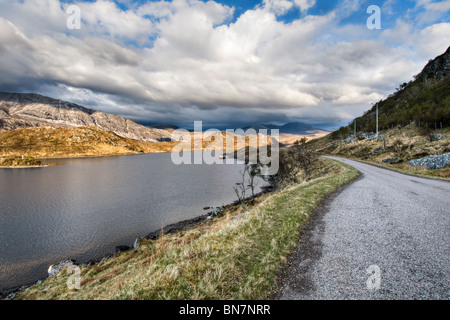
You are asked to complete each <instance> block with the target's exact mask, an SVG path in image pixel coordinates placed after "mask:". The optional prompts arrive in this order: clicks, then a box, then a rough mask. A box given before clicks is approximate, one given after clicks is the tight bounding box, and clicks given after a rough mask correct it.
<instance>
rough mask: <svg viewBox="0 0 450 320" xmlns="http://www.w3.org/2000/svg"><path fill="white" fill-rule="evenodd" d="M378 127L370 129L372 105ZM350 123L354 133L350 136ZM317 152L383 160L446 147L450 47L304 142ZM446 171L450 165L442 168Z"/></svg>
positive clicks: (399, 161)
mask: <svg viewBox="0 0 450 320" xmlns="http://www.w3.org/2000/svg"><path fill="white" fill-rule="evenodd" d="M377 107H378V114H379V117H378V118H379V119H378V120H379V121H378V122H379V126H378V128H379V133H380V135H379V136H377V135H376V134H375V131H376V109H377ZM355 128H356V136H355ZM310 145H311V146H312V148H314V149H315V150H316V151H317V152H318V153H321V154H328V155H338V156H345V157H350V158H357V159H363V160H370V161H374V162H377V163H389V164H390V165H394V166H398V167H399V168H400V169H405V170H409V169H410V168H409V167H408V165H407V163H408V162H409V161H410V160H412V159H418V158H423V157H426V156H430V155H433V156H436V155H442V154H445V153H449V152H450V47H449V48H448V49H447V51H446V52H445V53H444V54H442V55H440V56H438V57H436V58H435V59H433V60H430V61H429V62H428V63H427V64H426V66H425V67H424V68H423V70H422V71H421V72H420V73H419V74H418V75H416V76H415V77H414V79H413V80H411V81H409V82H408V83H406V82H405V83H403V84H401V85H400V86H399V88H397V90H396V92H394V93H392V94H391V95H390V96H389V97H388V98H386V99H384V100H381V101H379V102H378V103H376V104H375V105H374V106H373V107H372V108H371V109H370V110H368V111H367V112H366V113H364V115H363V116H361V117H358V118H356V119H354V120H353V121H352V122H351V123H350V124H349V125H348V126H344V127H341V128H340V129H339V130H336V131H334V132H332V133H331V134H329V135H328V136H326V137H324V138H321V139H317V140H314V141H311V142H310ZM447 171H448V174H449V177H450V168H448V169H447Z"/></svg>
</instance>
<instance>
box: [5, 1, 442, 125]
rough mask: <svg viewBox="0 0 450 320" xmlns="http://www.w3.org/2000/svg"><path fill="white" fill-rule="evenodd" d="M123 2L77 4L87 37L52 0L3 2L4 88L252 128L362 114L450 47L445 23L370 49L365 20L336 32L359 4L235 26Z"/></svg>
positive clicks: (214, 13) (205, 6)
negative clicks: (294, 119) (264, 122)
mask: <svg viewBox="0 0 450 320" xmlns="http://www.w3.org/2000/svg"><path fill="white" fill-rule="evenodd" d="M124 1H125V3H126V4H127V8H128V9H127V10H125V11H124V10H120V9H119V7H118V6H117V5H115V4H114V3H112V2H110V1H105V0H98V1H96V2H93V3H89V2H83V3H81V2H80V3H76V4H78V5H80V7H81V12H82V19H83V22H82V29H81V30H78V31H70V32H69V31H68V30H67V29H65V26H66V23H65V18H66V14H65V11H64V6H65V5H64V4H60V3H59V2H58V1H57V0H34V1H31V0H24V2H23V3H20V2H15V1H11V0H5V3H6V4H5V3H3V2H2V4H0V10H1V11H0V12H1V13H0V15H1V17H0V54H1V56H2V59H0V88H3V89H5V88H6V89H8V88H15V89H17V90H25V91H29V90H35V89H36V88H37V89H38V91H39V90H41V91H42V92H46V93H49V94H51V95H53V96H55V97H59V98H64V99H67V100H72V101H73V100H74V99H78V100H80V101H79V102H80V103H82V104H86V105H88V106H94V107H95V108H96V109H101V110H103V111H109V112H115V113H120V114H121V115H125V116H130V117H131V118H133V119H141V120H144V121H149V122H152V121H155V122H156V121H159V122H168V121H176V122H183V121H184V122H188V120H187V119H189V120H193V119H208V120H209V121H211V122H212V121H214V119H221V120H223V121H239V120H241V119H236V118H237V117H236V116H235V115H234V114H235V113H236V112H239V114H242V115H243V117H242V119H244V120H247V121H251V120H252V119H253V120H255V121H258V120H257V119H272V120H274V119H278V120H281V119H285V120H288V116H289V117H297V118H298V117H304V116H308V117H313V118H315V119H319V118H324V119H326V118H330V117H341V116H342V117H343V116H347V115H349V114H352V113H353V115H358V113H360V112H362V111H364V110H365V109H367V108H368V107H369V104H370V103H371V102H374V101H377V100H379V99H381V98H382V97H383V96H385V95H386V94H388V93H390V92H392V90H393V88H395V86H396V85H398V84H399V83H401V82H404V81H407V80H409V77H411V76H412V75H413V74H416V73H417V72H418V71H420V70H419V69H420V68H421V67H423V64H424V62H425V61H426V60H428V59H430V58H433V57H434V56H436V55H438V54H440V53H442V52H443V51H444V50H445V49H446V48H445V46H446V45H448V43H449V42H450V41H449V40H450V38H449V37H450V36H449V35H450V27H449V23H440V24H432V25H430V26H429V27H427V28H423V29H418V28H416V27H415V26H414V25H413V24H412V23H410V22H408V21H405V20H402V19H399V20H398V21H397V25H396V26H395V27H394V28H392V29H387V30H384V31H383V32H382V33H381V36H380V37H379V38H378V39H375V40H374V39H372V40H365V37H367V36H366V32H367V30H366V28H365V21H364V23H363V24H362V25H361V26H360V27H358V26H354V25H351V26H340V25H339V24H338V22H339V19H342V17H343V16H345V15H343V14H341V13H338V12H337V11H338V10H340V11H342V12H344V11H346V10H344V9H343V8H347V9H348V10H353V9H354V8H355V6H356V4H357V1H354V0H346V1H344V2H342V3H341V5H340V6H339V7H338V9H336V11H332V12H330V13H328V14H326V15H322V16H310V15H306V14H302V18H301V19H298V20H295V21H292V22H290V23H284V22H282V21H279V20H277V16H279V15H282V14H284V13H286V12H287V10H289V9H290V8H291V7H292V5H296V6H298V7H299V8H300V10H301V11H302V12H303V13H305V12H306V11H307V10H308V9H309V8H311V7H312V6H314V5H315V1H306V0H304V1H299V0H295V1H294V2H292V1H287V0H265V1H264V5H263V6H257V7H255V8H253V9H252V10H247V11H246V12H244V13H243V14H242V15H241V16H240V17H238V18H237V20H236V21H234V22H231V21H232V17H233V13H234V9H233V8H231V7H229V6H225V5H222V4H219V3H216V2H214V1H208V2H204V1H198V0H174V1H172V2H168V1H160V2H148V3H146V4H143V5H136V4H133V3H127V0H124ZM36 3H38V5H39V6H40V8H41V9H42V10H43V11H44V12H45V10H47V9H48V10H49V13H48V18H47V19H45V17H44V16H45V14H44V13H43V12H40V11H37V12H35V10H36V8H37V4H36ZM424 5H426V3H424ZM428 5H430V4H428ZM39 21H42V22H39ZM399 43H403V45H399ZM136 44H138V45H137V46H136ZM411 48H413V49H411ZM39 86H41V89H39ZM71 96H72V97H73V98H70V97H71ZM81 96H84V97H86V99H81V98H80V97H81ZM78 100H77V101H78ZM94 100H96V101H98V103H97V104H95V103H94V102H93V101H94ZM89 101H91V103H89ZM233 111H234V112H233ZM355 112H356V114H354V113H355ZM164 119H165V120H164Z"/></svg>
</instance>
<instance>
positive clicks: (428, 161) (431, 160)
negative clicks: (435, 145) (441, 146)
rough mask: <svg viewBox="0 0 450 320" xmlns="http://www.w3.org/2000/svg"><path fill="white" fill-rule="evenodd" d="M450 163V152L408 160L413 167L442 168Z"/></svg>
mask: <svg viewBox="0 0 450 320" xmlns="http://www.w3.org/2000/svg"><path fill="white" fill-rule="evenodd" d="M448 164H450V153H445V154H441V155H436V156H428V157H425V158H420V159H414V160H411V161H409V162H408V165H410V166H412V167H427V168H428V170H437V169H442V168H444V167H445V166H447V165H448Z"/></svg>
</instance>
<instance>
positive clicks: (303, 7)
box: [294, 0, 316, 12]
mask: <svg viewBox="0 0 450 320" xmlns="http://www.w3.org/2000/svg"><path fill="white" fill-rule="evenodd" d="M294 3H295V5H296V6H297V7H299V8H300V11H302V12H306V11H308V9H310V8H312V7H313V6H314V5H315V4H316V0H294Z"/></svg>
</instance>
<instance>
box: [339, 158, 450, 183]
mask: <svg viewBox="0 0 450 320" xmlns="http://www.w3.org/2000/svg"><path fill="white" fill-rule="evenodd" d="M347 159H349V160H354V161H359V162H362V163H367V164H371V165H374V166H377V167H380V168H383V169H388V170H392V171H396V172H400V173H403V174H408V175H412V176H417V177H421V178H429V179H436V180H444V181H450V166H446V167H445V168H443V169H439V170H428V169H427V168H426V167H425V168H424V167H411V166H408V165H407V164H383V163H378V162H375V161H370V160H362V159H358V158H351V157H350V158H347Z"/></svg>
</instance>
